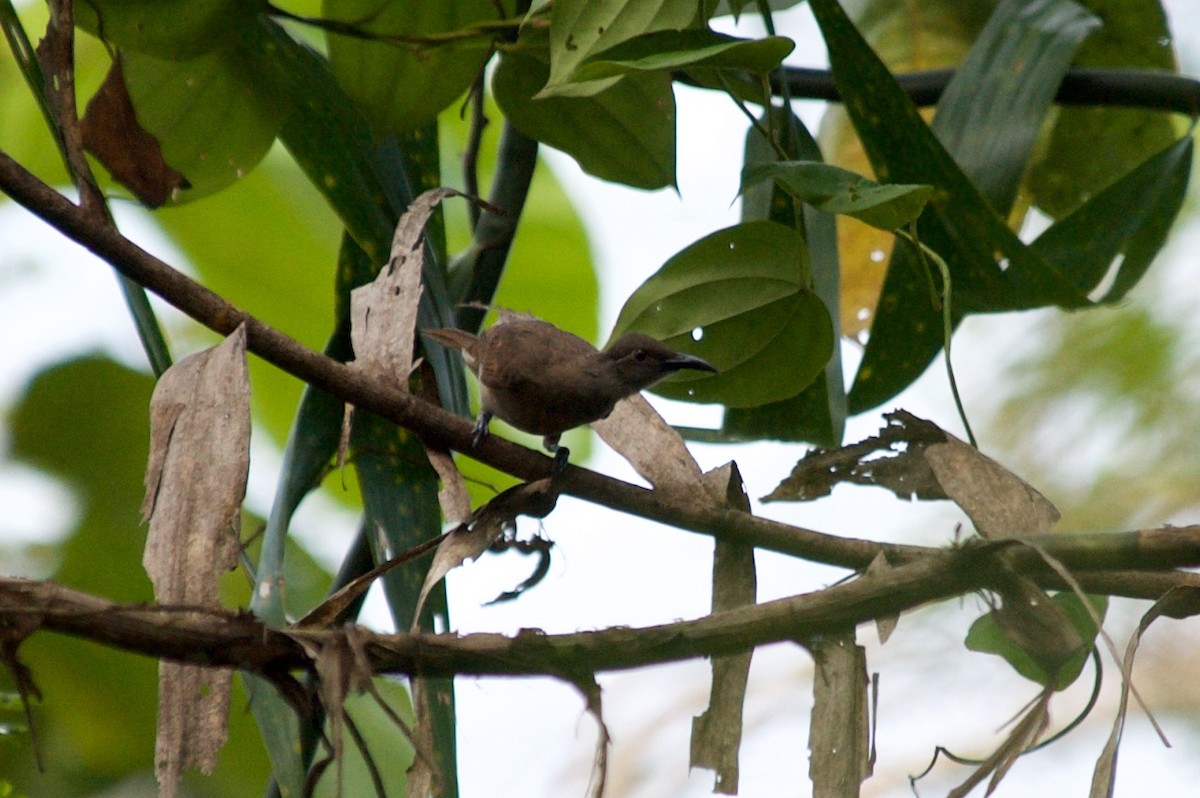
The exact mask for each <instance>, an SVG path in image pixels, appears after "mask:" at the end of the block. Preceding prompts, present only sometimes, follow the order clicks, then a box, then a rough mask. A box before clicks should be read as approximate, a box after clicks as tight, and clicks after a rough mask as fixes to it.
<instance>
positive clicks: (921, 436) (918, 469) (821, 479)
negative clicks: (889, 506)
mask: <svg viewBox="0 0 1200 798" xmlns="http://www.w3.org/2000/svg"><path fill="white" fill-rule="evenodd" d="M884 418H886V419H887V422H888V425H887V426H886V427H884V428H883V429H882V430H880V431H879V434H878V435H876V436H874V437H871V438H867V439H865V440H862V441H859V442H858V443H851V444H848V445H846V446H842V447H839V448H837V449H822V448H820V447H816V448H814V449H813V450H812V451H810V452H809V453H808V454H806V455H805V456H804V457H803V458H802V459H801V460H800V461H799V462H798V463H796V465H795V467H793V468H792V473H791V474H789V475H788V477H787V478H786V479H784V480H783V481H782V482H780V483H779V485H778V486H777V487H776V488H775V490H773V491H771V493H770V494H768V495H767V496H764V497H763V501H764V502H771V501H812V500H813V499H819V498H821V497H822V496H828V495H829V494H830V493H831V492H832V491H833V488H834V486H835V485H837V484H839V483H842V482H849V483H852V484H857V485H875V486H878V487H881V488H887V489H888V490H890V491H892V492H893V493H895V494H896V495H897V496H899V497H900V498H901V499H914V498H915V499H925V500H929V499H945V498H947V497H946V494H945V491H943V490H942V488H941V486H940V485H939V484H938V482H937V479H935V478H934V476H933V472H932V470H930V468H929V465H928V463H926V462H925V458H924V457H923V456H922V452H923V450H924V448H925V447H926V446H929V445H931V444H936V443H942V442H944V441H945V440H946V433H945V432H943V431H942V430H941V429H939V428H938V426H937V425H936V424H933V423H932V422H929V421H925V420H924V419H920V418H917V417H916V416H914V415H912V414H911V413H908V412H906V411H904V410H897V411H895V412H893V413H887V414H885V415H884Z"/></svg>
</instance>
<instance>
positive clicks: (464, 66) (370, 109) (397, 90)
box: [323, 0, 499, 132]
mask: <svg viewBox="0 0 1200 798" xmlns="http://www.w3.org/2000/svg"><path fill="white" fill-rule="evenodd" d="M323 11H324V15H325V16H326V17H327V18H328V19H330V20H334V21H339V22H346V23H351V24H354V25H355V26H356V27H357V28H358V29H360V30H361V31H362V32H363V33H366V34H373V35H377V36H397V37H405V36H431V35H436V34H443V33H447V32H450V31H457V30H462V29H467V28H469V27H470V26H471V25H473V24H475V23H479V22H487V21H493V20H495V19H496V18H497V14H498V11H499V9H498V8H497V5H496V3H494V2H493V1H492V0H454V1H453V2H447V0H416V2H414V1H413V0H325V2H324V3H323ZM328 41H329V62H330V65H331V66H332V68H333V73H334V74H335V75H337V78H338V81H339V82H340V83H341V84H342V86H343V88H345V90H346V93H347V94H349V95H350V97H352V98H353V99H354V100H355V101H357V102H358V104H359V105H360V106H361V107H362V109H363V111H364V112H365V113H366V114H367V116H368V118H369V119H370V120H371V123H372V125H373V126H374V127H375V129H376V130H379V131H389V132H399V131H409V130H416V129H418V128H420V127H422V126H424V125H427V124H429V123H430V122H432V121H434V120H435V119H437V115H438V113H439V112H440V111H441V110H442V109H443V108H445V107H446V106H448V105H450V104H451V103H453V102H454V101H455V100H456V99H457V98H458V97H459V96H461V95H462V93H463V92H465V91H466V90H467V88H468V87H469V86H470V85H471V83H472V82H473V81H474V80H475V78H476V76H477V75H479V73H480V71H481V70H482V69H483V65H484V64H485V63H486V62H487V59H488V57H489V56H490V55H491V52H492V35H491V34H490V33H480V34H479V35H477V36H474V37H470V38H465V39H463V40H461V41H455V42H449V43H446V44H439V45H428V46H424V47H420V46H417V45H408V46H404V45H401V44H399V43H397V42H390V41H382V40H378V39H370V38H363V37H358V36H345V35H338V34H334V33H329V34H328Z"/></svg>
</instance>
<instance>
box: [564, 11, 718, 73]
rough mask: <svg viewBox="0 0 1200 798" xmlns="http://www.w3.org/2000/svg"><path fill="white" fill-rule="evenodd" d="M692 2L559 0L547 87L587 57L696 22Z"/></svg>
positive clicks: (572, 70)
mask: <svg viewBox="0 0 1200 798" xmlns="http://www.w3.org/2000/svg"><path fill="white" fill-rule="evenodd" d="M700 8H701V6H700V4H698V3H696V2H695V0H558V1H557V2H555V3H554V5H553V6H552V7H551V10H550V58H549V63H550V67H549V73H548V76H547V77H548V79H547V81H546V82H545V85H546V86H547V87H548V88H549V87H554V86H559V85H561V84H565V83H569V82H570V81H571V80H572V77H573V74H574V72H575V69H576V67H578V66H579V65H580V64H582V63H583V62H584V61H585V60H586V59H587V58H588V57H590V56H592V55H595V54H596V53H600V52H603V51H604V50H607V49H608V48H610V47H613V46H615V45H617V44H620V43H621V42H624V41H628V40H629V39H632V38H634V37H635V36H641V35H642V34H645V33H654V32H655V31H662V30H682V29H684V28H689V27H692V26H693V25H695V24H696V23H697V22H699V21H700V13H699V12H700Z"/></svg>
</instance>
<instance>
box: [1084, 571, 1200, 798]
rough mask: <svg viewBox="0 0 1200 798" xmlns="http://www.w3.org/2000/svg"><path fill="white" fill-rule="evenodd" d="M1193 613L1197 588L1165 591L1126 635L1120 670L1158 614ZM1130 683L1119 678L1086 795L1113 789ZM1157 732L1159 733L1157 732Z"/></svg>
mask: <svg viewBox="0 0 1200 798" xmlns="http://www.w3.org/2000/svg"><path fill="white" fill-rule="evenodd" d="M1197 614H1200V590H1197V589H1196V588H1193V587H1177V588H1174V589H1172V590H1170V591H1168V592H1167V594H1166V595H1164V596H1163V597H1162V598H1160V599H1159V600H1158V601H1156V602H1154V606H1152V607H1151V608H1150V609H1149V610H1147V611H1146V614H1145V615H1143V616H1142V620H1141V621H1140V622H1139V623H1138V628H1137V631H1135V632H1134V633H1133V636H1132V637H1130V638H1129V645H1128V646H1127V647H1126V649H1125V659H1124V665H1123V667H1122V671H1123V672H1124V673H1132V672H1133V658H1134V656H1136V654H1137V649H1138V646H1139V645H1140V644H1141V640H1142V635H1144V634H1145V633H1146V630H1147V629H1148V628H1150V624H1152V623H1154V622H1155V621H1156V620H1158V618H1159V617H1161V616H1164V615H1165V616H1167V617H1168V618H1188V617H1191V616H1193V615H1197ZM1132 687H1133V685H1132V683H1131V682H1130V681H1129V679H1128V678H1126V679H1123V680H1122V682H1121V700H1120V702H1119V703H1118V704H1117V716H1116V718H1115V719H1114V720H1113V728H1112V732H1111V733H1110V734H1109V736H1108V742H1107V743H1105V744H1104V750H1103V751H1102V752H1101V753H1100V758H1099V759H1097V760H1096V768H1095V770H1093V771H1092V789H1091V791H1090V792H1089V793H1088V798H1112V795H1113V794H1114V790H1115V789H1116V778H1117V749H1118V748H1120V746H1121V735H1122V734H1123V733H1124V731H1125V714H1126V712H1127V711H1128V707H1129V693H1130V690H1131V688H1132ZM1159 734H1160V736H1161V732H1159ZM1163 743H1164V744H1165V745H1166V746H1167V747H1170V743H1168V742H1167V741H1166V738H1163Z"/></svg>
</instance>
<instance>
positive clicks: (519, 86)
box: [492, 32, 675, 188]
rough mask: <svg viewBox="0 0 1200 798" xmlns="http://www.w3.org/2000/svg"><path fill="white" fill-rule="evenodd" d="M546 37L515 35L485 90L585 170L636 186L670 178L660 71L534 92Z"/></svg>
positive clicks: (671, 124)
mask: <svg viewBox="0 0 1200 798" xmlns="http://www.w3.org/2000/svg"><path fill="white" fill-rule="evenodd" d="M549 70H550V63H549V55H548V52H547V50H546V42H545V37H544V36H541V35H539V34H537V33H536V32H535V33H531V34H529V35H522V38H521V42H520V46H518V47H516V48H513V49H509V50H506V51H505V52H504V53H502V54H501V57H500V64H499V66H497V68H496V73H495V75H494V76H493V78H492V90H493V91H494V92H495V95H496V102H497V103H498V104H499V105H500V108H501V110H503V111H504V115H505V116H506V117H508V119H509V120H510V121H511V122H512V123H513V125H514V126H516V128H517V129H518V130H520V131H521V132H522V133H524V134H525V135H527V136H529V137H530V138H534V139H537V140H538V141H541V142H544V143H546V144H549V145H550V146H552V147H557V148H558V149H560V150H563V151H564V152H566V153H567V154H568V155H570V156H572V157H573V158H575V160H576V161H578V162H579V165H580V167H582V168H583V170H584V171H585V172H587V173H588V174H592V175H595V176H596V177H599V178H601V179H604V180H611V181H613V182H616V183H624V184H626V185H629V186H634V187H635V188H663V187H665V186H673V185H675V95H674V94H673V93H672V90H671V78H670V76H669V75H667V74H665V73H650V74H644V75H629V76H626V77H624V78H622V79H621V80H620V81H618V82H617V83H616V84H615V85H613V86H611V87H610V88H607V89H605V90H604V91H601V92H599V93H597V94H593V95H591V96H587V97H546V98H543V99H535V98H534V95H535V94H537V92H538V90H539V89H540V88H541V87H542V84H543V83H545V81H546V78H547V76H548V75H549Z"/></svg>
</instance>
